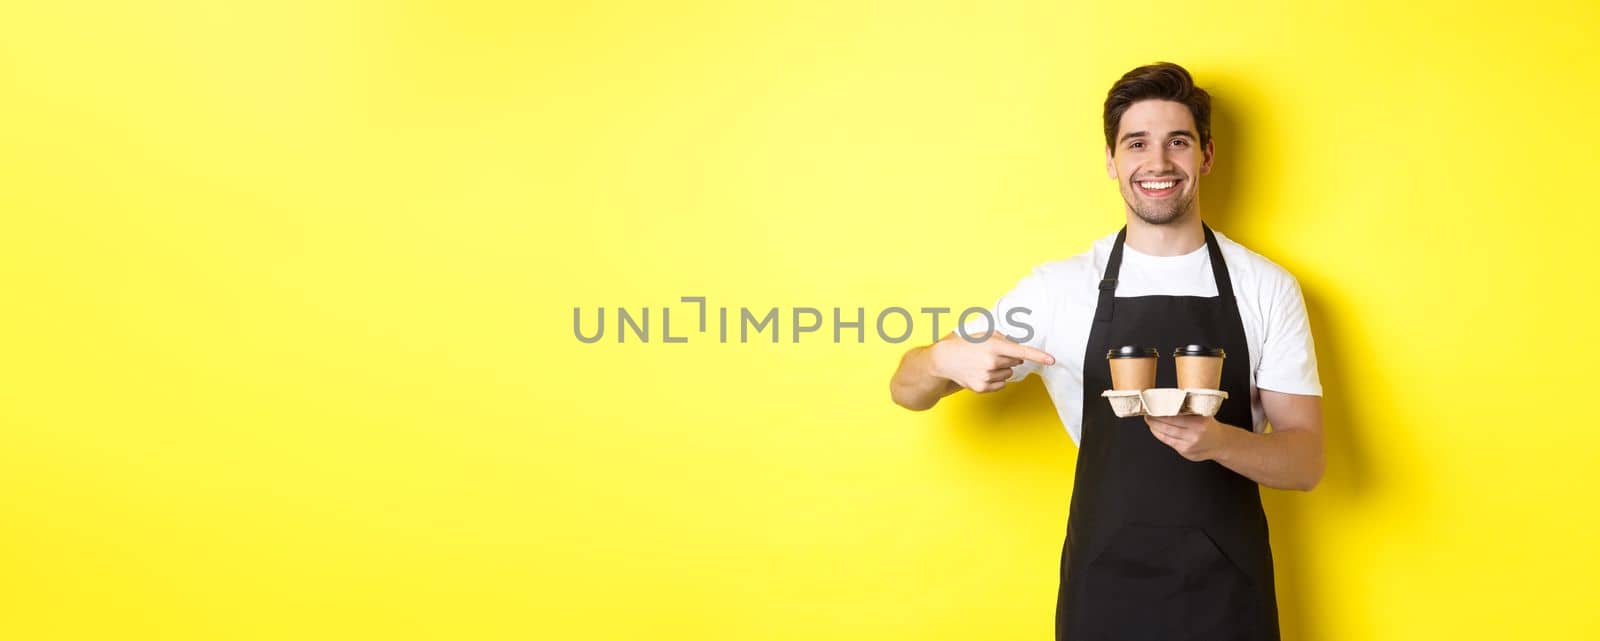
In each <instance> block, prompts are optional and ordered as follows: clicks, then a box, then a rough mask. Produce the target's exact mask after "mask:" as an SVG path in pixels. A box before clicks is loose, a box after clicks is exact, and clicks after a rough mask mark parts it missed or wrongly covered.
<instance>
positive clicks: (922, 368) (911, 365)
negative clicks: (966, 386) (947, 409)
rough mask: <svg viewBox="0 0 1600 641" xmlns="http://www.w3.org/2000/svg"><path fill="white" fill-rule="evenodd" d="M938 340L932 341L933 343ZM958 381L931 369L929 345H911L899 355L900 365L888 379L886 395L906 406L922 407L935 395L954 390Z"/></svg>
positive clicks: (935, 400)
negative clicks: (892, 376) (943, 376)
mask: <svg viewBox="0 0 1600 641" xmlns="http://www.w3.org/2000/svg"><path fill="white" fill-rule="evenodd" d="M937 344H938V343H934V345H937ZM959 389H961V384H960V383H957V382H955V381H952V380H950V379H948V378H942V377H940V376H939V375H937V374H934V373H933V345H923V346H922V347H915V348H912V349H911V350H910V351H908V352H906V355H905V356H902V357H900V368H899V369H897V370H895V372H894V378H892V379H890V380H889V396H890V397H891V398H893V399H894V402H895V403H896V404H898V405H899V406H901V407H904V408H906V409H908V410H916V411H919V412H920V411H922V410H925V409H928V408H930V407H933V406H934V404H936V403H938V402H939V399H941V398H944V397H946V396H949V395H951V394H954V393H956V391H957V390H959Z"/></svg>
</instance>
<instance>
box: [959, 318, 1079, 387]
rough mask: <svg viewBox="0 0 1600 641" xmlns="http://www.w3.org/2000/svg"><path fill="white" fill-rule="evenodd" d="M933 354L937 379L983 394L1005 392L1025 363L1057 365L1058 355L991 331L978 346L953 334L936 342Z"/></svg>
mask: <svg viewBox="0 0 1600 641" xmlns="http://www.w3.org/2000/svg"><path fill="white" fill-rule="evenodd" d="M929 351H930V356H931V357H932V366H933V374H934V375H935V376H938V377H940V378H945V379H949V380H951V381H954V382H955V383H956V384H957V385H960V386H962V387H965V388H967V389H969V390H972V391H974V392H979V393H984V392H994V391H998V390H1001V389H1004V388H1005V386H1006V381H1007V380H1009V379H1010V378H1011V374H1012V368H1014V367H1016V366H1018V365H1021V364H1022V362H1023V361H1033V362H1035V363H1040V364H1043V365H1054V364H1056V359H1055V357H1054V356H1051V355H1049V354H1047V353H1045V352H1044V351H1043V350H1039V349H1034V348H1032V347H1029V346H1027V345H1022V344H1019V343H1016V342H1014V341H1012V340H1011V339H1009V338H1006V337H1005V335H1004V334H1001V333H1000V332H998V331H996V332H991V333H990V334H989V337H988V338H987V339H985V340H984V341H982V342H978V343H974V342H971V341H968V340H967V339H965V338H963V337H961V336H958V335H957V334H956V333H955V332H951V333H949V334H947V335H945V337H944V338H942V339H940V340H939V342H937V343H934V344H933V346H932V347H931V348H930V350H929Z"/></svg>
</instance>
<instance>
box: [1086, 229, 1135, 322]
mask: <svg viewBox="0 0 1600 641" xmlns="http://www.w3.org/2000/svg"><path fill="white" fill-rule="evenodd" d="M1127 238H1128V226H1127V225H1123V226H1122V230H1121V231H1118V232H1117V242H1114V243H1112V244H1111V258H1109V259H1107V260H1106V273H1105V275H1104V276H1101V277H1100V303H1099V304H1098V305H1096V306H1095V313H1094V322H1096V323H1109V322H1111V306H1112V305H1113V304H1115V303H1114V301H1115V300H1116V298H1117V274H1118V273H1120V272H1121V271H1122V242H1123V241H1124V240H1127Z"/></svg>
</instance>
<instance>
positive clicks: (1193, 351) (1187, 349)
mask: <svg viewBox="0 0 1600 641" xmlns="http://www.w3.org/2000/svg"><path fill="white" fill-rule="evenodd" d="M1226 355H1227V354H1226V353H1225V352H1223V351H1222V348H1221V347H1207V346H1205V345H1184V346H1183V347H1179V348H1178V349H1175V350H1172V356H1173V357H1178V356H1215V357H1217V358H1222V357H1224V356H1226Z"/></svg>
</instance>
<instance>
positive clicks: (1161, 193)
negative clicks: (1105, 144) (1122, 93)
mask: <svg viewBox="0 0 1600 641" xmlns="http://www.w3.org/2000/svg"><path fill="white" fill-rule="evenodd" d="M1211 154H1212V147H1211V143H1210V141H1207V142H1206V146H1205V148H1204V149H1201V147H1200V134H1199V132H1198V130H1197V129H1196V128H1195V126H1194V115H1193V114H1190V113H1189V108H1188V107H1185V106H1183V104H1182V103H1178V102H1172V101H1170V100H1141V101H1139V102H1136V103H1133V105H1132V106H1130V107H1128V110H1127V111H1126V112H1124V113H1123V114H1122V122H1121V123H1119V124H1118V126H1117V138H1116V145H1115V146H1113V147H1111V148H1109V149H1107V150H1106V173H1107V174H1108V175H1110V176H1111V177H1112V178H1115V179H1116V180H1117V185H1118V187H1119V188H1120V189H1121V190H1122V199H1123V200H1124V201H1126V202H1127V203H1128V210H1129V211H1131V212H1133V214H1134V215H1135V216H1138V217H1139V219H1140V220H1143V221H1145V222H1147V223H1150V224H1152V225H1165V224H1168V223H1171V222H1173V221H1176V220H1179V219H1182V218H1184V217H1186V216H1188V215H1189V214H1191V213H1193V212H1194V210H1195V203H1196V202H1197V201H1198V198H1199V196H1200V177H1201V176H1204V175H1206V174H1209V173H1211Z"/></svg>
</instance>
